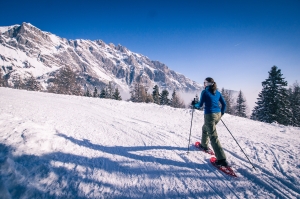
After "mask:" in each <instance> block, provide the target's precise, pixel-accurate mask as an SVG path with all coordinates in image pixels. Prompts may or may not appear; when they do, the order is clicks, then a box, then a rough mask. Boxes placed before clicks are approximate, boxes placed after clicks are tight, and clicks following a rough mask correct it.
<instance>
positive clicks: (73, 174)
mask: <svg viewBox="0 0 300 199" xmlns="http://www.w3.org/2000/svg"><path fill="white" fill-rule="evenodd" d="M0 104H1V105H0V174H1V175H0V196H1V197H0V198H300V194H299V193H300V182H299V181H300V180H299V178H300V161H299V151H300V138H299V136H298V135H300V128H296V127H289V126H282V125H278V124H265V123H261V122H255V121H251V120H249V119H245V118H239V117H235V116H230V115H225V116H224V117H223V118H222V119H223V121H224V122H225V123H226V125H227V126H228V128H229V129H230V131H231V132H232V133H233V135H234V136H235V138H236V139H237V140H238V142H239V144H240V146H241V147H242V148H243V150H244V152H245V153H246V154H247V155H248V157H249V159H250V160H251V162H252V163H253V164H254V166H255V168H256V170H254V169H253V168H252V166H251V164H249V162H248V160H247V158H246V157H245V155H244V154H243V153H242V151H241V150H240V148H239V147H238V145H237V144H236V143H235V141H234V140H233V138H232V137H231V135H230V134H229V133H228V132H227V129H226V128H225V127H224V126H223V124H222V123H219V124H218V125H217V131H218V134H219V138H220V141H221V144H222V146H223V147H224V150H225V153H226V155H227V158H228V161H229V163H230V164H231V165H232V167H233V169H234V171H235V172H236V173H237V175H238V178H232V177H230V176H227V175H226V174H224V173H221V172H220V171H219V170H217V169H216V168H215V167H213V166H212V165H211V164H210V162H209V159H210V157H211V156H210V155H208V154H206V153H203V152H201V151H199V150H198V149H196V148H195V147H194V146H193V145H194V143H195V142H196V141H199V140H201V127H202V124H203V112H200V111H195V112H194V119H193V126H192V136H191V143H190V146H189V147H190V152H189V153H188V154H187V147H188V138H189V130H190V124H191V110H190V109H174V108H171V107H167V106H159V105H155V104H136V103H131V102H125V101H114V100H107V99H99V98H98V99H95V98H87V97H77V96H66V95H56V94H49V93H40V92H29V91H24V90H14V89H9V88H0ZM295 135H296V136H295Z"/></svg>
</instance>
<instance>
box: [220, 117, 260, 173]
mask: <svg viewBox="0 0 300 199" xmlns="http://www.w3.org/2000/svg"><path fill="white" fill-rule="evenodd" d="M221 121H222V123H223V124H224V126H225V127H226V129H227V130H228V132H229V133H230V135H231V136H232V137H233V135H232V133H231V132H230V131H229V129H228V128H227V126H226V124H225V123H224V122H223V120H222V119H221ZM233 139H234V140H235V142H236V143H237V145H238V146H239V147H240V149H241V150H242V152H243V153H244V154H245V156H246V157H247V159H248V161H249V163H250V164H251V165H252V167H253V168H254V169H255V171H256V168H255V167H254V165H253V164H252V162H251V161H250V160H249V158H248V156H247V155H246V153H245V152H244V150H243V149H242V147H241V146H240V145H239V143H238V142H237V141H236V139H235V138H234V137H233Z"/></svg>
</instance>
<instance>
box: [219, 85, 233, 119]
mask: <svg viewBox="0 0 300 199" xmlns="http://www.w3.org/2000/svg"><path fill="white" fill-rule="evenodd" d="M221 94H222V96H223V98H224V100H225V102H226V110H225V113H228V114H231V115H233V114H234V110H233V97H232V93H231V92H230V91H229V90H225V89H224V88H222V91H221Z"/></svg>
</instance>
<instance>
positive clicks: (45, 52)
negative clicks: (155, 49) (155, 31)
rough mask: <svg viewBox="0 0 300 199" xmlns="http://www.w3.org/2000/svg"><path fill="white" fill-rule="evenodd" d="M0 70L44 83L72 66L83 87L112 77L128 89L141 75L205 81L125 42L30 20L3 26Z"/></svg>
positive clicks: (171, 82) (186, 84)
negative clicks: (55, 30)
mask: <svg viewBox="0 0 300 199" xmlns="http://www.w3.org/2000/svg"><path fill="white" fill-rule="evenodd" d="M0 44H1V45H0V58H1V59H2V63H1V60H0V64H1V70H2V71H3V72H4V75H7V79H8V82H9V83H10V84H13V83H14V82H13V78H12V77H13V76H14V75H15V74H21V75H26V73H29V72H30V73H32V74H33V76H34V77H36V78H38V79H39V81H40V82H41V83H42V85H43V88H44V89H46V88H47V85H48V83H49V81H48V80H49V78H50V77H51V76H52V75H54V74H55V73H56V72H57V71H58V70H59V69H60V68H61V67H63V66H70V67H71V68H72V69H73V70H74V71H76V72H77V73H78V74H79V76H80V77H81V80H82V81H81V84H82V86H83V87H85V88H91V89H93V87H100V88H101V87H104V86H105V85H107V84H108V82H112V83H113V84H114V86H117V87H119V88H120V89H121V90H123V91H128V90H129V89H130V86H131V85H132V84H133V83H135V82H136V81H137V79H138V80H139V81H140V83H142V84H144V85H145V86H146V87H148V88H153V86H154V85H158V86H159V87H161V88H166V89H168V90H173V89H176V90H180V91H185V92H189V91H200V90H201V89H202V86H201V85H200V84H198V83H197V82H195V81H192V80H190V79H189V78H187V77H185V76H184V75H182V74H180V73H177V72H175V71H173V70H171V69H170V68H169V67H168V66H167V65H165V64H164V63H161V62H159V61H153V60H150V59H149V58H148V57H147V56H144V55H142V54H139V53H134V52H131V51H130V50H129V49H128V48H126V47H125V46H122V45H120V44H118V45H117V46H116V45H114V44H113V43H109V44H106V43H105V42H104V41H102V40H94V41H91V40H85V39H75V40H71V39H66V38H61V37H59V36H56V35H55V34H52V33H50V32H46V31H42V30H40V29H39V28H37V27H35V26H33V25H32V24H30V23H25V22H23V23H22V25H13V26H7V27H0Z"/></svg>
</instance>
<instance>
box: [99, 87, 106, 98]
mask: <svg viewBox="0 0 300 199" xmlns="http://www.w3.org/2000/svg"><path fill="white" fill-rule="evenodd" d="M106 95H107V93H106V90H105V88H102V90H101V92H100V95H99V97H100V98H106Z"/></svg>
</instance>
